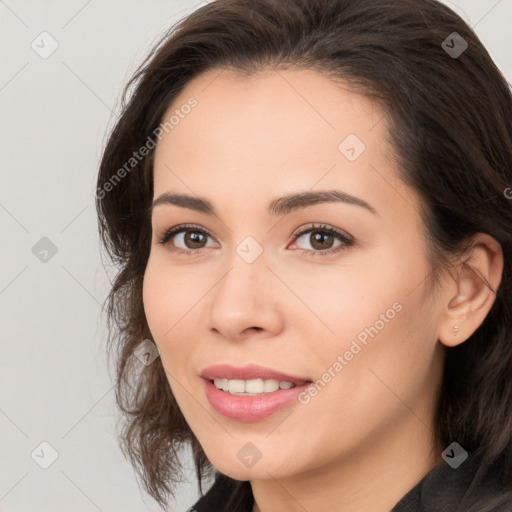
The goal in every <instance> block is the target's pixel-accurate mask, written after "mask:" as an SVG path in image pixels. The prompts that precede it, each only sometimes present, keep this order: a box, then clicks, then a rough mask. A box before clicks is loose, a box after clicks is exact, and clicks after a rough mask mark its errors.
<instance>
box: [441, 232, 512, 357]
mask: <svg viewBox="0 0 512 512" xmlns="http://www.w3.org/2000/svg"><path fill="white" fill-rule="evenodd" d="M502 273H503V251H502V248H501V245H500V244H499V243H498V242H497V241H496V240H495V239H494V238H493V237H491V236H490V235H487V234H485V233H478V234H476V235H475V236H474V237H473V243H472V249H471V252H470V255H469V256H466V257H465V258H464V259H463V260H462V261H461V262H460V265H459V266H458V268H457V272H456V277H455V282H451V283H450V285H449V286H447V288H449V289H450V292H451V296H449V297H448V301H447V304H446V307H445V310H444V311H443V314H442V316H441V322H440V325H439V331H438V339H439V341H440V342H441V343H443V345H446V346H448V347H453V346H456V345H459V344H461V343H463V342H464V341H466V340H467V339H468V338H469V337H470V336H471V335H472V334H473V333H474V332H475V331H476V330H477V329H478V327H479V326H480V325H481V324H482V323H483V321H484V320H485V318H486V316H487V314H488V313H489V311H490V310H491V308H492V305H493V304H494V301H495V299H496V290H497V289H498V286H499V284H500V282H501V278H502ZM454 285H455V288H454ZM454 289H455V293H453V290H454Z"/></svg>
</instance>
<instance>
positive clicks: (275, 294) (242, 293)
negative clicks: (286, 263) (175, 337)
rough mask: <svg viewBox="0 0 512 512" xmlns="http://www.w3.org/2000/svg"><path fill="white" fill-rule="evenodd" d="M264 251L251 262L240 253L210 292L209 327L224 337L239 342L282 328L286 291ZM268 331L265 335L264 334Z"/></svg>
mask: <svg viewBox="0 0 512 512" xmlns="http://www.w3.org/2000/svg"><path fill="white" fill-rule="evenodd" d="M264 254H265V253H264V252H263V254H261V255H260V256H259V257H258V258H257V259H256V260H255V261H253V262H251V263H248V262H247V261H245V260H244V259H243V258H242V257H240V256H239V255H238V254H236V253H235V254H234V256H233V257H232V258H230V259H229V263H228V264H229V268H228V270H227V271H226V272H225V273H224V274H223V276H222V277H221V278H220V280H219V281H218V283H217V284H216V285H215V286H214V288H213V289H212V290H211V292H210V293H209V294H208V295H209V296H210V297H209V302H208V303H207V304H208V312H207V315H206V322H207V328H208V329H209V330H210V331H212V330H213V331H214V332H216V333H217V334H218V335H219V334H220V335H222V336H223V337H224V338H226V339H229V340H233V341H237V340H238V341H240V340H242V339H245V338H247V337H248V336H251V335H252V336H254V335H256V333H258V336H263V337H264V336H274V335H276V334H277V333H278V332H279V330H280V329H281V328H282V325H283V319H282V312H283V309H282V307H281V306H280V300H282V298H284V297H283V295H284V291H283V293H282V294H280V293H279V291H278V290H279V286H278V285H279V281H278V279H276V277H275V276H274V274H273V273H272V272H271V271H270V270H269V268H268V267H267V261H266V259H265V257H264ZM265 333H266V334H265Z"/></svg>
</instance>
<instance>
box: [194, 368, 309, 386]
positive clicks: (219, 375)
mask: <svg viewBox="0 0 512 512" xmlns="http://www.w3.org/2000/svg"><path fill="white" fill-rule="evenodd" d="M201 377H203V379H208V380H213V379H229V380H233V379H240V380H250V379H275V380H279V381H283V380H285V381H288V382H292V383H293V384H298V383H301V382H305V381H311V379H310V378H309V377H297V376H293V375H287V374H286V373H283V372H279V371H277V370H273V369H272V368H267V367H265V366H258V365H256V364H249V365H247V366H243V367H241V368H237V367H235V366H231V365H229V364H218V365H215V366H209V367H208V368H205V369H204V370H203V371H202V372H201Z"/></svg>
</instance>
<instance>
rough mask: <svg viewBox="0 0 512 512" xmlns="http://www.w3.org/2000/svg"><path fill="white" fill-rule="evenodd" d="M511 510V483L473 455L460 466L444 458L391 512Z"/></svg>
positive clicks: (483, 511) (494, 467)
mask: <svg viewBox="0 0 512 512" xmlns="http://www.w3.org/2000/svg"><path fill="white" fill-rule="evenodd" d="M447 510H461V511H462V510H463V511H464V512H510V511H512V482H505V480H504V478H503V476H502V475H501V474H500V471H499V469H498V468H497V466H492V465H489V464H486V463H485V462H483V461H482V459H481V458H478V457H472V456H471V455H470V456H469V457H468V459H466V461H464V462H463V463H462V464H461V465H460V466H459V467H457V468H453V467H451V466H450V465H449V464H448V463H446V462H445V461H443V462H441V463H440V464H439V465H438V466H436V467H435V468H434V469H433V470H432V471H430V472H429V473H428V474H427V475H426V476H425V477H424V478H423V479H422V480H421V481H420V482H419V483H418V484H417V485H416V486H415V487H414V488H413V489H411V490H410V491H409V492H408V493H407V494H406V495H405V496H404V497H403V498H402V499H401V500H400V501H399V502H398V503H397V504H396V505H395V507H394V508H393V510H392V512H409V511H411V512H412V511H414V512H445V511H447Z"/></svg>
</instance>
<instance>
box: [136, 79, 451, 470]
mask: <svg viewBox="0 0 512 512" xmlns="http://www.w3.org/2000/svg"><path fill="white" fill-rule="evenodd" d="M187 105H193V107H190V108H189V107H187ZM176 111H178V112H176ZM171 116H174V117H173V118H172V119H173V120H172V121H171V125H172V129H169V128H168V133H166V132H165V131H164V132H163V136H162V138H161V140H160V141H159V142H158V144H157V147H156V150H155V151H156V153H155V161H154V200H157V199H158V198H161V197H162V195H163V194H168V195H169V196H168V197H167V199H169V200H164V199H161V200H160V201H159V204H158V205H155V206H154V209H153V211H152V229H153V238H152V245H151V253H150V257H149V261H148V264H147V268H146V273H145V278H144V308H145V312H146V316H147V320H148V323H149V327H150V330H151V333H152V335H153V337H154V341H155V343H156V345H157V346H158V348H159V350H160V355H161V360H162V364H163V366H164V368H165V371H166V374H167V377H168V381H169V384H170V386H171V389H172V392H173V393H174V395H175V397H176V400H177V401H178V404H179V406H180V408H181V411H182V412H183V415H184V416H185V418H186V420H187V422H188V424H189V425H190V428H191V429H192V431H193V432H194V434H195V436H196V437H197V439H198V440H199V442H200V444H201V445H202V447H203V449H204V450H205V453H206V455H207V456H208V458H209V459H210V461H211V462H212V463H213V465H214V466H215V467H216V468H217V469H218V470H219V471H221V472H222V473H225V474H227V475H229V476H231V477H232V478H236V479H240V480H253V479H268V478H271V477H272V478H285V477H291V476H293V475H298V474H304V473H305V472H307V471H311V470H321V468H327V467H331V468H332V467H333V465H337V466H339V467H341V466H342V465H343V464H345V465H346V464H347V463H348V462H349V461H352V462H354V461H355V460H356V458H359V459H360V460H362V459H363V458H366V460H373V461H375V459H379V458H382V459H384V458H386V459H387V460H388V463H389V460H395V461H396V462H397V464H400V460H401V459H403V458H405V457H409V458H411V457H415V456H418V457H420V456H423V455H424V454H425V453H427V451H428V450H431V449H432V446H433V445H432V441H431V438H430V436H431V433H432V430H431V429H432V428H433V424H432V412H433V408H434V402H435V399H436V393H437V389H438V388H437V386H438V384H439V379H440V375H441V369H442V362H443V351H442V346H441V344H440V343H439V342H438V337H437V328H438V320H439V318H440V311H441V305H436V301H435V300H434V298H432V297H430V296H429V295H428V293H427V282H428V278H429V271H430V268H429V265H428V263H427V260H426V252H425V240H424V237H423V235H422V225H421V221H420V217H419V213H418V211H419V206H418V205H419V203H418V198H417V196H416V195H415V194H414V193H413V192H412V191H411V190H410V189H409V188H407V187H406V186H405V185H403V184H402V183H401V182H400V181H399V180H398V178H397V174H396V169H395V168H394V166H393V163H392V162H391V158H390V155H391V153H390V149H389V146H388V144H387V142H386V140H385V138H386V129H387V122H386V118H385V112H384V111H383V110H382V109H381V108H380V107H378V106H377V105H376V104H374V103H373V102H371V101H370V100H369V99H367V98H365V97H363V96H360V95H357V94H355V93H352V92H349V91H348V90H346V89H344V88H343V87H341V86H340V85H336V84H335V83H334V82H332V81H330V80H329V79H328V78H326V77H325V76H323V75H320V74H317V73H315V72H313V71H299V70H294V69H288V70H286V71H279V72H276V71H269V72H266V73H259V74H257V75H254V76H252V77H250V78H242V77H240V76H238V75H237V74H235V73H233V72H230V71H228V70H223V71H222V72H220V71H219V70H216V71H210V72H208V73H206V74H203V75H201V76H199V77H197V78H196V79H194V80H193V81H192V82H190V83H189V84H188V86H187V87H186V88H185V89H184V90H183V91H182V93H181V94H180V95H179V96H178V98H176V100H175V102H174V103H173V105H172V106H171V107H170V108H169V110H168V112H167V114H166V116H165V121H167V120H169V118H170V117H171ZM168 126H169V125H168ZM335 191H336V192H335ZM320 193H323V194H324V195H323V196H316V194H320ZM171 194H177V195H180V196H188V197H189V199H187V200H184V199H183V198H182V199H181V204H176V203H178V202H179V201H176V200H174V201H173V200H171V199H170V195H171ZM297 194H305V197H303V198H302V199H300V198H299V199H295V200H293V199H290V198H291V196H295V195H297ZM308 198H309V199H308ZM175 199H176V198H175ZM327 199H330V200H327ZM201 201H204V202H207V203H208V207H206V206H205V205H204V204H203V203H202V202H201ZM183 225H186V227H182V228H179V226H183ZM170 228H178V230H177V231H179V232H178V233H175V234H173V235H172V236H170V237H167V241H166V242H165V243H164V244H159V241H160V240H162V238H163V236H164V235H165V233H166V232H167V231H168V230H169V229H170ZM325 229H328V230H334V232H330V231H325ZM295 235H299V237H298V238H295ZM218 365H229V366H230V367H232V368H226V367H224V368H222V367H220V368H217V372H215V368H214V369H212V367H215V366H218ZM251 365H253V366H254V365H257V366H258V367H263V368H265V370H262V369H258V368H256V369H255V368H252V370H254V371H252V372H250V371H247V370H248V369H249V370H250V369H251V368H250V366H251ZM278 373H280V374H284V375H279V374H278ZM214 377H216V378H218V379H221V380H218V381H216V383H217V385H218V386H220V387H223V388H224V389H225V390H222V389H217V387H216V386H215V384H214V383H212V380H213V379H214ZM258 377H259V378H260V379H261V380H258ZM222 379H228V380H227V381H226V380H222ZM245 381H251V382H245ZM304 381H305V382H306V383H305V384H301V382H304ZM276 382H277V384H276ZM289 383H291V384H289ZM291 385H293V386H294V387H291V388H290V386H291ZM245 386H247V387H245ZM277 386H279V389H278V390H276V387H277ZM287 388H290V389H287ZM226 390H227V391H226ZM265 390H266V392H264V393H262V391H265ZM237 392H244V393H251V394H250V395H237V394H236V393H237ZM404 447H406V449H404ZM415 454H417V455H415ZM390 457H394V459H390ZM378 470H379V471H382V466H381V467H380V468H379V469H378Z"/></svg>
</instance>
